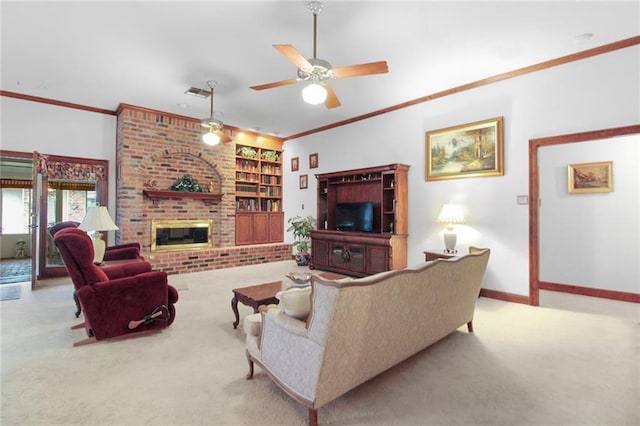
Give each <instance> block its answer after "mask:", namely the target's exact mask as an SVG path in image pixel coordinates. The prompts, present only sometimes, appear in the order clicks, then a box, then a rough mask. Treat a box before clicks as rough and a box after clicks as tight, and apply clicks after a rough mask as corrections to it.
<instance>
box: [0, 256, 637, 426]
mask: <svg viewBox="0 0 640 426" xmlns="http://www.w3.org/2000/svg"><path fill="white" fill-rule="evenodd" d="M299 269H300V268H298V267H297V266H295V263H294V262H279V263H275V264H265V265H256V266H247V267H243V268H235V269H227V270H218V271H211V272H199V273H193V274H184V275H179V276H172V277H170V278H171V282H172V284H173V285H174V286H176V287H177V288H178V289H179V290H180V301H179V302H178V304H177V305H176V309H177V317H176V321H175V323H174V324H173V326H172V327H170V328H169V329H166V330H163V331H161V332H158V333H155V334H152V335H147V336H144V337H139V338H133V339H120V340H113V341H109V342H99V343H96V344H93V345H88V346H84V347H78V348H73V347H72V344H73V342H74V341H79V340H82V339H84V338H85V337H86V336H85V333H84V330H70V329H69V327H70V326H71V325H72V324H75V323H77V322H79V321H78V320H77V319H75V318H74V316H73V312H74V306H73V302H72V299H71V292H72V287H71V285H70V284H68V281H67V280H66V279H62V280H61V279H57V280H55V281H48V282H46V284H45V285H44V286H43V287H42V288H40V289H38V290H35V291H34V292H31V291H30V290H29V287H28V286H27V285H26V284H25V287H24V288H23V297H22V298H21V299H19V300H7V301H3V302H1V304H0V309H1V319H2V328H1V331H2V335H1V339H2V340H1V342H2V346H1V349H2V357H1V362H2V364H1V369H2V380H1V386H2V388H1V397H2V401H1V410H2V411H1V417H0V423H1V424H2V425H3V426H8V425H154V426H162V425H258V424H261V425H303V424H306V410H305V409H304V408H302V407H301V406H300V405H298V404H297V403H295V402H293V401H292V400H291V399H290V398H288V397H287V396H286V395H284V394H283V393H282V392H280V391H279V390H278V388H277V387H276V386H275V385H273V384H272V382H271V381H270V380H269V379H268V378H267V377H266V376H265V375H264V373H262V371H261V370H260V369H259V368H257V369H256V375H255V378H254V379H253V380H251V381H247V380H245V378H244V377H245V374H246V372H247V362H246V359H245V356H244V334H243V332H242V331H241V330H240V328H239V329H238V330H234V329H233V328H232V326H231V323H232V321H233V314H232V312H231V307H230V300H231V296H232V294H231V289H232V288H234V287H238V286H244V285H251V284H257V283H260V282H265V281H270V280H275V279H280V278H281V277H283V275H284V274H285V273H286V272H289V271H296V270H299ZM541 300H542V304H543V305H545V307H537V308H534V307H530V306H526V305H519V304H512V303H506V302H500V301H496V300H491V299H485V298H481V299H479V301H478V308H477V311H476V318H475V320H474V326H475V333H473V334H468V333H467V332H466V331H465V328H464V327H463V328H461V329H460V330H459V331H458V332H455V333H453V334H452V335H450V336H449V337H447V338H445V339H443V340H442V341H440V342H438V343H437V344H435V345H433V346H432V347H430V348H429V349H427V350H426V351H423V352H421V353H420V354H418V355H417V356H414V357H413V358H411V359H409V360H407V361H406V362H404V363H402V364H400V365H398V366H397V367H395V368H393V369H392V370H390V371H388V372H386V373H384V374H382V375H380V376H378V377H377V378H375V379H373V380H371V381H369V382H368V383H365V384H364V385H362V386H360V387H358V388H356V389H355V390H353V391H351V392H349V393H348V394H346V395H344V396H343V397H341V398H339V399H337V400H335V401H333V402H332V403H330V404H328V405H327V406H325V407H323V408H322V409H320V410H319V413H318V417H319V422H320V424H321V425H639V424H640V408H639V406H640V371H639V361H640V355H639V347H640V345H639V343H640V333H639V332H640V327H639V325H640V323H639V319H640V318H639V316H638V315H639V306H638V305H637V304H630V303H624V302H612V301H606V300H600V299H594V298H586V297H579V296H567V295H562V294H558V293H550V292H543V294H542V296H541ZM250 312H251V310H250V308H247V307H246V306H243V305H240V313H241V316H245V315H246V314H248V313H250ZM371 356H372V357H373V356H375V354H374V353H372V354H371Z"/></svg>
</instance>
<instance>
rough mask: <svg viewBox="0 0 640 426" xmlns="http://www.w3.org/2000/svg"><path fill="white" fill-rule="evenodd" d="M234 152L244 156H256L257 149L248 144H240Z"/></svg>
mask: <svg viewBox="0 0 640 426" xmlns="http://www.w3.org/2000/svg"><path fill="white" fill-rule="evenodd" d="M236 154H238V155H241V156H243V157H245V158H256V157H257V156H258V151H256V150H255V149H254V148H252V147H250V146H241V147H239V148H238V149H237V150H236Z"/></svg>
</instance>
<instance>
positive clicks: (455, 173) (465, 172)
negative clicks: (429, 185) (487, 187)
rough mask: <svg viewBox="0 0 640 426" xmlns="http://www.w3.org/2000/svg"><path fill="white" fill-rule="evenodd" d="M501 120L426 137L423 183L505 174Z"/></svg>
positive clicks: (428, 133) (438, 132)
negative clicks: (424, 181)
mask: <svg viewBox="0 0 640 426" xmlns="http://www.w3.org/2000/svg"><path fill="white" fill-rule="evenodd" d="M503 121H504V118H503V117H497V118H492V119H489V120H483V121H477V122H475V123H469V124H463V125H460V126H454V127H448V128H446V129H439V130H433V131H429V132H426V134H425V180H427V181H430V180H442V179H458V178H466V177H485V176H502V175H504V136H503Z"/></svg>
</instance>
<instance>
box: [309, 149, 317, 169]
mask: <svg viewBox="0 0 640 426" xmlns="http://www.w3.org/2000/svg"><path fill="white" fill-rule="evenodd" d="M316 167H318V153H317V152H316V153H315V154H309V168H310V169H315V168H316Z"/></svg>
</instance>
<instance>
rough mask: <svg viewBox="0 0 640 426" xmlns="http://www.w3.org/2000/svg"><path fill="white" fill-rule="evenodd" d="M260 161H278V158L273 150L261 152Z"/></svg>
mask: <svg viewBox="0 0 640 426" xmlns="http://www.w3.org/2000/svg"><path fill="white" fill-rule="evenodd" d="M262 159H263V160H268V161H278V160H279V159H280V156H279V155H278V153H277V152H276V151H273V150H269V151H262Z"/></svg>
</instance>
